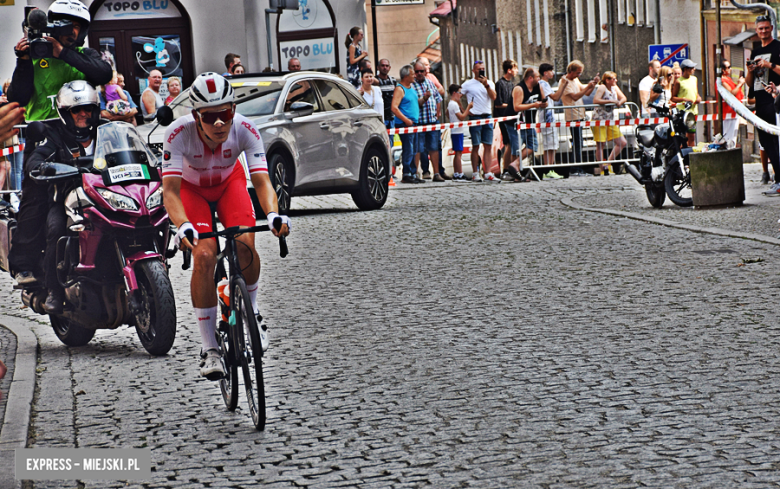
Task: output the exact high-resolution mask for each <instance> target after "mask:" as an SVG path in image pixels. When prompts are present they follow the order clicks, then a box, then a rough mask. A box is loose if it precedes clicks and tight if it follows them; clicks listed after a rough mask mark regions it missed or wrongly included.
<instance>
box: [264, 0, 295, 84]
mask: <svg viewBox="0 0 780 489" xmlns="http://www.w3.org/2000/svg"><path fill="white" fill-rule="evenodd" d="M268 6H269V7H271V8H267V9H265V37H266V42H267V44H268V66H270V68H271V71H274V53H273V50H272V48H271V14H281V13H282V10H298V0H269V1H268Z"/></svg>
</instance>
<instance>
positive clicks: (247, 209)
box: [217, 169, 260, 313]
mask: <svg viewBox="0 0 780 489" xmlns="http://www.w3.org/2000/svg"><path fill="white" fill-rule="evenodd" d="M217 215H218V216H219V220H220V222H222V224H223V225H224V226H225V227H232V226H243V227H251V226H254V225H255V224H256V219H255V211H254V207H253V206H252V200H251V199H250V198H249V194H248V193H247V189H246V177H245V176H244V172H243V169H240V171H234V172H233V173H232V174H231V176H230V177H229V178H228V180H227V182H226V186H225V189H224V192H223V194H222V196H221V197H220V199H219V202H217ZM236 241H237V243H236V251H237V252H238V261H239V263H240V265H241V271H242V274H243V275H244V280H245V281H246V287H247V292H249V298H250V300H251V302H252V306H253V307H254V309H255V313H257V287H258V284H259V282H260V256H259V255H258V254H257V250H256V249H255V235H254V233H247V234H242V235H241V236H238V237H237V238H236Z"/></svg>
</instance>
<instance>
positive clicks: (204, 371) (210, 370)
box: [200, 349, 225, 380]
mask: <svg viewBox="0 0 780 489" xmlns="http://www.w3.org/2000/svg"><path fill="white" fill-rule="evenodd" d="M200 356H201V358H202V360H201V362H200V375H201V377H206V378H207V379H209V380H220V379H221V378H223V377H224V376H225V365H224V364H223V362H222V355H220V354H219V351H218V350H215V349H211V350H207V351H205V352H203V353H201V354H200Z"/></svg>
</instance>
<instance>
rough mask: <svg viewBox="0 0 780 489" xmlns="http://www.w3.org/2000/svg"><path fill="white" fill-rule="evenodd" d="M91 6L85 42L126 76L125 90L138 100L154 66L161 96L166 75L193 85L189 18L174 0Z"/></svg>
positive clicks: (103, 1)
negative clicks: (160, 75)
mask: <svg viewBox="0 0 780 489" xmlns="http://www.w3.org/2000/svg"><path fill="white" fill-rule="evenodd" d="M89 10H90V14H91V15H92V18H93V19H94V20H93V22H92V25H90V28H89V45H90V46H92V47H93V48H95V49H97V50H98V51H99V52H100V53H101V55H102V56H103V58H104V59H106V60H107V61H108V62H109V63H111V65H112V66H113V67H114V69H115V70H116V71H117V72H119V73H122V74H123V75H124V76H125V90H127V91H128V92H129V93H130V95H131V96H132V97H133V99H134V100H135V101H136V103H139V102H140V95H141V92H143V91H144V90H145V89H146V86H147V83H148V82H147V78H148V77H149V72H150V71H152V70H160V72H161V73H162V75H163V85H162V87H161V88H160V96H161V97H162V98H163V100H165V98H166V97H167V96H168V88H167V85H166V83H165V81H166V80H167V79H168V78H170V77H172V76H176V77H179V78H180V79H181V80H182V87H187V86H189V85H190V84H192V81H193V79H194V75H193V63H192V37H191V28H190V18H189V16H188V15H187V12H186V11H185V10H184V8H183V7H182V6H181V4H180V3H179V2H178V1H177V0H154V1H145V2H138V1H133V2H127V1H125V2H114V1H107V0H100V1H96V2H94V3H93V4H92V5H91V6H90V8H89Z"/></svg>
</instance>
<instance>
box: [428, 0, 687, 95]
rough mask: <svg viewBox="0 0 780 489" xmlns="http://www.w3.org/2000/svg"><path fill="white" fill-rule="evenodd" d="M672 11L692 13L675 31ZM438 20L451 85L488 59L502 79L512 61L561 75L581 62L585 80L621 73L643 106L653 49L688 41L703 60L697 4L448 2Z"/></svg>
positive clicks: (671, 0)
mask: <svg viewBox="0 0 780 489" xmlns="http://www.w3.org/2000/svg"><path fill="white" fill-rule="evenodd" d="M670 6H671V7H670ZM453 7H454V9H453ZM672 7H673V8H672ZM667 9H670V10H669V11H670V12H671V11H674V12H677V13H676V14H674V15H677V16H680V15H681V14H680V13H679V12H680V11H682V12H685V13H686V16H685V17H684V19H683V21H677V22H676V23H675V24H674V25H675V27H674V28H673V29H669V25H668V24H669V23H667V21H666V20H664V25H663V26H662V25H661V23H660V22H659V19H660V18H664V19H666V17H667V14H665V10H667ZM670 15H671V14H670ZM431 16H432V18H436V19H437V20H438V22H439V24H440V26H441V32H442V57H443V73H444V77H445V78H446V79H447V81H448V82H449V81H455V82H462V81H463V80H464V79H466V78H468V77H470V76H471V73H470V72H471V69H470V66H471V65H472V64H473V61H474V60H484V61H485V62H486V64H487V72H488V74H489V77H490V78H491V79H493V80H495V79H497V78H498V77H500V76H501V75H502V73H501V61H502V60H504V59H507V58H511V59H514V60H516V61H517V62H518V64H519V65H520V66H522V67H528V66H533V67H538V66H539V65H540V64H541V63H550V64H552V65H553V66H554V68H555V71H556V73H557V74H563V73H565V71H566V66H567V65H568V63H569V62H570V61H572V60H574V59H578V60H580V61H582V62H583V63H584V64H585V71H584V73H583V78H584V79H587V78H590V77H592V76H595V75H596V74H599V73H602V74H603V73H604V72H605V71H607V70H609V71H614V72H616V73H617V75H618V80H619V83H620V86H621V89H622V90H623V91H624V92H625V94H626V96H627V97H628V98H629V100H633V101H637V100H638V93H637V87H638V85H639V81H640V80H641V79H642V78H643V77H644V76H646V75H647V64H648V61H649V57H648V46H650V45H651V44H660V43H667V42H670V43H671V42H680V43H688V44H690V45H691V46H692V47H693V49H690V50H689V51H690V53H691V55H690V57H691V58H692V59H693V60H694V61H696V62H700V56H699V55H698V54H697V53H698V51H696V49H697V47H699V46H700V45H701V43H700V42H699V41H698V38H699V33H700V32H701V31H700V28H699V25H700V18H701V16H700V10H699V8H698V2H695V1H691V0H458V1H457V2H456V1H455V0H444V1H443V2H440V6H439V8H438V9H437V10H436V11H435V12H432V15H431ZM678 24H679V25H678ZM683 25H685V28H684V29H683V27H682V26H683ZM678 29H683V30H684V32H682V33H679V32H677V30H678ZM670 30H671V31H672V32H667V31H670ZM692 39H696V42H695V43H693V42H692Z"/></svg>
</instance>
